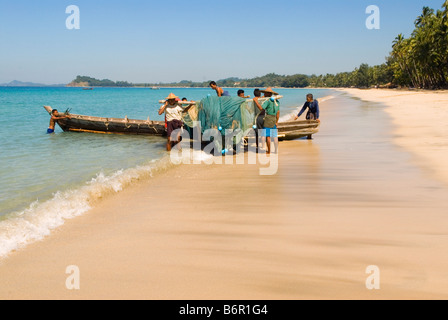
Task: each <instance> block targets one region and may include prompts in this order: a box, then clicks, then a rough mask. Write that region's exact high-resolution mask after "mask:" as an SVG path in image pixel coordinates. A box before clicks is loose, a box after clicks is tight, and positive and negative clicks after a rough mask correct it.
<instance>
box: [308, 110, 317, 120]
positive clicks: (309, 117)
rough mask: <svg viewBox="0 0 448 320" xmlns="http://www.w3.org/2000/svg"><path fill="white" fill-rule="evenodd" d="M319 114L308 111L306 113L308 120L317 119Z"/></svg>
mask: <svg viewBox="0 0 448 320" xmlns="http://www.w3.org/2000/svg"><path fill="white" fill-rule="evenodd" d="M316 118H317V115H316V114H315V113H311V112H308V113H307V114H306V120H317V119H316Z"/></svg>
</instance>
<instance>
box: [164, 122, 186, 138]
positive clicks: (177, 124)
mask: <svg viewBox="0 0 448 320" xmlns="http://www.w3.org/2000/svg"><path fill="white" fill-rule="evenodd" d="M183 126H184V123H183V122H182V121H179V120H173V121H168V123H167V128H166V133H167V136H168V139H171V134H172V133H173V131H174V130H177V129H180V128H182V127H183ZM175 141H177V139H175Z"/></svg>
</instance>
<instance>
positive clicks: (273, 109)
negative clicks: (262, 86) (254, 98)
mask: <svg viewBox="0 0 448 320" xmlns="http://www.w3.org/2000/svg"><path fill="white" fill-rule="evenodd" d="M261 92H263V93H264V97H265V98H271V97H272V96H273V95H276V96H278V93H277V92H275V91H274V90H272V88H267V89H266V90H262V91H261ZM262 108H263V109H264V110H265V111H266V116H265V118H264V124H263V128H264V134H265V136H266V144H267V153H268V154H270V153H271V139H273V140H274V146H275V153H277V152H278V133H277V127H278V120H279V119H280V103H279V102H278V100H276V99H272V100H271V99H269V100H268V101H266V102H265V103H263V105H262Z"/></svg>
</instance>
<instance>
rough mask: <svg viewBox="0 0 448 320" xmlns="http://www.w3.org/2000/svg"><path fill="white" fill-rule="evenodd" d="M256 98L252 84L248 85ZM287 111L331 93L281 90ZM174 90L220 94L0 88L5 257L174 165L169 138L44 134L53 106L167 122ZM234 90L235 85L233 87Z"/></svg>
mask: <svg viewBox="0 0 448 320" xmlns="http://www.w3.org/2000/svg"><path fill="white" fill-rule="evenodd" d="M245 91H246V94H247V95H251V96H253V89H245ZM277 91H278V92H279V93H280V94H281V95H283V96H284V98H283V99H282V109H281V112H282V114H283V115H285V114H289V113H291V112H293V111H295V110H296V109H297V108H298V107H299V106H302V104H303V102H304V101H305V96H306V94H307V93H313V94H314V95H315V97H316V98H321V97H325V96H328V95H331V91H330V90H309V89H279V90H277ZM170 92H174V93H175V94H176V95H178V96H179V97H181V98H183V97H186V98H188V99H189V100H200V99H202V98H203V97H205V96H206V95H207V94H215V93H214V91H213V90H211V89H208V88H195V89H177V88H175V89H168V88H163V89H160V90H151V89H148V88H95V89H94V90H82V89H81V88H0V178H1V184H0V258H1V257H4V256H6V255H8V254H9V253H10V252H11V251H13V250H17V249H20V248H21V247H23V246H25V245H26V244H27V243H29V242H32V241H35V240H40V239H42V238H43V237H45V236H47V235H48V234H50V233H51V230H53V229H55V228H57V227H58V226H61V225H62V224H63V223H64V221H65V220H67V219H71V218H73V217H76V216H79V215H81V214H83V213H85V212H86V211H88V210H89V209H90V208H91V207H92V205H94V203H95V200H97V199H98V198H101V197H104V196H106V195H107V194H109V193H115V192H119V191H121V190H122V189H123V188H125V187H126V186H128V185H129V184H131V183H132V182H133V181H135V179H142V178H148V177H150V176H151V175H153V174H154V173H156V172H159V171H163V170H166V169H167V168H169V167H170V166H171V164H170V163H169V161H168V155H167V153H166V151H165V139H164V138H160V137H147V136H123V135H99V134H91V133H71V132H63V131H62V130H61V129H60V128H59V127H57V128H56V133H55V134H52V135H48V134H46V130H47V128H48V124H49V119H50V117H49V115H48V113H47V112H46V111H45V110H44V108H43V106H44V105H48V106H51V107H53V108H56V109H58V110H59V111H61V112H64V111H65V110H67V109H71V112H72V113H74V114H84V115H92V116H103V117H115V118H124V117H125V116H128V118H130V119H143V120H146V119H147V118H148V117H149V118H150V119H151V120H163V116H159V115H158V114H157V111H158V108H159V107H160V105H159V104H158V101H159V100H162V99H164V98H165V97H167V96H168V94H169V93H170ZM229 92H230V93H231V95H234V96H235V95H236V92H237V89H230V90H229Z"/></svg>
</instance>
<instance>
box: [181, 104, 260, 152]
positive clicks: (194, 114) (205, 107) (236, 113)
mask: <svg viewBox="0 0 448 320" xmlns="http://www.w3.org/2000/svg"><path fill="white" fill-rule="evenodd" d="M267 100H268V98H261V99H260V103H261V104H263V103H264V102H265V101H267ZM259 114H260V110H259V109H258V108H257V107H256V106H255V104H254V103H253V101H252V100H246V99H243V98H240V97H216V96H208V97H206V98H204V99H202V100H201V101H200V102H197V104H196V106H195V107H193V108H192V110H191V112H189V113H188V114H187V115H185V116H184V119H183V120H184V123H185V124H186V125H187V126H189V127H193V126H194V121H197V122H199V123H200V124H201V131H202V134H203V133H204V132H205V131H208V130H217V131H218V132H219V133H220V134H221V136H222V137H224V136H225V135H226V132H228V130H231V131H232V132H233V134H232V136H231V137H228V139H216V140H214V143H215V148H216V149H219V150H225V149H230V148H232V147H233V146H234V145H238V144H240V143H241V141H242V140H243V138H244V137H245V136H246V135H247V133H248V132H249V131H250V130H251V129H253V126H254V124H255V123H256V119H257V117H258V115H259Z"/></svg>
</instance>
